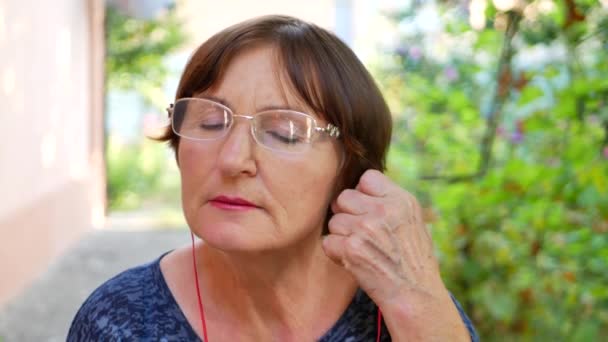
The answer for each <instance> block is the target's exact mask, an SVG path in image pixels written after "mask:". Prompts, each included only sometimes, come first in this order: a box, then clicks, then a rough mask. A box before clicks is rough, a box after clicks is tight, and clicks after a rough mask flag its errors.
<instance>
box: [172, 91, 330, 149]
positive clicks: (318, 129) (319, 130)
mask: <svg viewBox="0 0 608 342" xmlns="http://www.w3.org/2000/svg"><path fill="white" fill-rule="evenodd" d="M186 101H203V102H209V103H212V104H213V105H215V106H218V107H220V108H223V109H225V110H227V111H228V113H230V115H231V117H232V120H230V125H229V126H228V128H226V129H225V130H224V131H223V132H222V133H221V134H220V135H218V136H217V137H215V138H193V137H189V136H185V135H182V134H180V133H178V132H177V130H176V129H175V124H174V117H175V116H174V115H173V114H174V108H175V104H177V103H178V102H186ZM175 104H173V103H171V104H169V107H167V109H166V110H167V115H168V116H169V120H170V125H171V130H172V131H173V133H175V134H176V135H177V136H179V137H181V138H184V139H188V140H194V141H214V140H219V139H222V138H224V137H225V136H226V135H227V134H228V132H230V130H231V129H232V127H233V126H234V123H235V121H236V120H235V119H236V118H243V119H246V120H247V121H251V120H254V119H255V117H256V116H258V115H259V114H264V113H277V112H289V113H295V114H298V115H303V116H305V117H306V118H307V119H310V121H311V122H312V123H313V136H312V137H311V138H310V141H308V142H306V145H308V146H310V145H311V144H312V143H313V142H314V141H315V140H316V136H317V134H321V135H327V136H328V137H330V138H335V139H338V138H339V137H340V129H339V128H338V127H336V126H334V125H332V124H330V123H328V124H327V125H325V127H322V126H319V124H318V123H317V120H316V119H315V118H314V117H313V116H312V115H310V114H306V113H302V112H299V111H296V110H292V109H271V110H264V111H261V112H257V113H254V114H252V115H246V114H236V113H235V112H234V111H233V110H232V109H230V108H229V107H227V106H225V105H223V104H221V103H219V102H217V101H213V100H209V99H205V98H200V97H182V98H180V99H178V100H177V101H175ZM249 126H250V130H249V131H250V133H251V136H252V137H253V140H255V142H256V143H257V144H258V145H260V146H262V147H264V148H267V149H270V150H273V151H279V152H284V153H294V154H297V153H303V152H305V151H306V150H307V149H308V148H306V149H305V150H302V151H289V150H279V149H276V148H272V147H270V146H267V145H265V144H263V143H261V142H260V141H259V140H258V138H257V137H256V133H255V128H254V125H253V124H251V123H250V125H249Z"/></svg>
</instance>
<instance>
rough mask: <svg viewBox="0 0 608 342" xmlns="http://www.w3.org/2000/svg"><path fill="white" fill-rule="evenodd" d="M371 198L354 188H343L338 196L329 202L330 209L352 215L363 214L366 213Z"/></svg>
mask: <svg viewBox="0 0 608 342" xmlns="http://www.w3.org/2000/svg"><path fill="white" fill-rule="evenodd" d="M372 200H373V199H372V198H371V197H370V196H368V195H365V194H363V193H361V192H360V191H358V190H354V189H345V190H343V191H342V192H341V193H340V195H338V198H336V200H335V201H333V203H332V204H331V210H332V211H333V212H334V213H336V214H338V213H347V214H353V215H363V214H365V213H367V208H369V206H370V204H371V201H372Z"/></svg>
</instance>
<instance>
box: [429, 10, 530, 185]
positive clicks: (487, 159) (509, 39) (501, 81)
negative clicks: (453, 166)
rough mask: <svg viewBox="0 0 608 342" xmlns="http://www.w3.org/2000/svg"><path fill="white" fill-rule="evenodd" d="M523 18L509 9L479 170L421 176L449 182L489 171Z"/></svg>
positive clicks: (487, 115)
mask: <svg viewBox="0 0 608 342" xmlns="http://www.w3.org/2000/svg"><path fill="white" fill-rule="evenodd" d="M521 18H522V17H521V14H520V13H518V12H515V11H509V12H508V13H507V29H506V30H505V36H504V40H503V43H502V48H501V53H500V57H499V59H498V66H497V70H496V87H495V88H494V95H493V96H492V102H491V103H490V106H489V107H488V111H487V113H485V115H484V116H485V117H486V118H487V121H486V130H485V132H484V135H483V137H482V138H481V147H480V151H479V154H480V159H479V164H478V167H477V171H475V172H473V173H471V174H463V175H427V176H422V177H420V179H422V180H442V181H446V182H448V183H456V182H463V181H470V180H474V179H477V178H482V177H483V176H485V175H486V173H487V172H488V170H489V168H490V164H491V163H492V148H493V147H494V140H495V138H496V128H497V127H498V124H499V123H500V121H501V119H502V114H503V112H502V108H503V106H504V104H505V101H506V100H507V98H508V97H509V94H510V91H511V88H512V83H513V80H512V78H513V77H512V68H511V60H512V58H513V37H514V36H515V34H516V33H517V30H518V29H519V22H520V21H521Z"/></svg>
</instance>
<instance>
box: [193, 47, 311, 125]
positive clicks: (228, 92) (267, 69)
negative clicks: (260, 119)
mask: <svg viewBox="0 0 608 342" xmlns="http://www.w3.org/2000/svg"><path fill="white" fill-rule="evenodd" d="M278 56H279V54H278V50H277V48H276V47H274V46H272V45H269V44H266V45H258V46H253V47H248V48H244V49H243V50H241V51H239V52H237V53H236V54H235V56H234V57H233V58H232V59H231V60H230V62H229V63H228V65H227V67H226V68H225V70H223V71H222V73H221V76H220V78H219V79H218V80H217V81H216V82H214V84H213V85H212V86H211V87H210V88H209V89H207V90H205V91H203V92H201V93H199V94H201V95H208V96H213V97H216V98H222V99H224V100H225V101H226V102H227V103H229V104H230V106H231V107H233V108H232V109H233V110H236V111H248V110H251V108H252V106H253V108H260V107H283V108H286V109H293V110H297V111H300V112H304V113H307V114H311V115H314V116H316V117H321V116H320V115H318V113H315V112H314V111H313V110H312V108H311V107H310V106H309V105H308V104H307V103H306V102H305V101H304V100H302V98H301V96H299V94H298V93H297V92H296V91H295V90H294V89H293V86H292V85H291V83H290V82H289V81H288V80H289V76H288V75H287V72H286V71H285V70H284V68H283V67H282V65H283V64H282V63H280V60H279V57H278Z"/></svg>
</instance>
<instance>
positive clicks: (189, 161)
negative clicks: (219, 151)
mask: <svg viewBox="0 0 608 342" xmlns="http://www.w3.org/2000/svg"><path fill="white" fill-rule="evenodd" d="M212 156H213V154H212V153H210V152H209V151H207V150H206V149H204V148H202V145H201V144H196V143H191V142H186V141H182V142H181V143H180V145H179V150H178V161H179V164H178V165H179V172H180V175H181V182H182V201H183V202H184V203H183V204H184V207H186V206H187V205H188V204H189V203H188V200H189V199H190V198H191V197H192V196H194V195H195V194H196V189H200V186H201V184H202V182H203V181H204V180H205V179H207V175H208V174H209V172H210V170H211V168H212V166H213V160H212V159H213V157H212Z"/></svg>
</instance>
